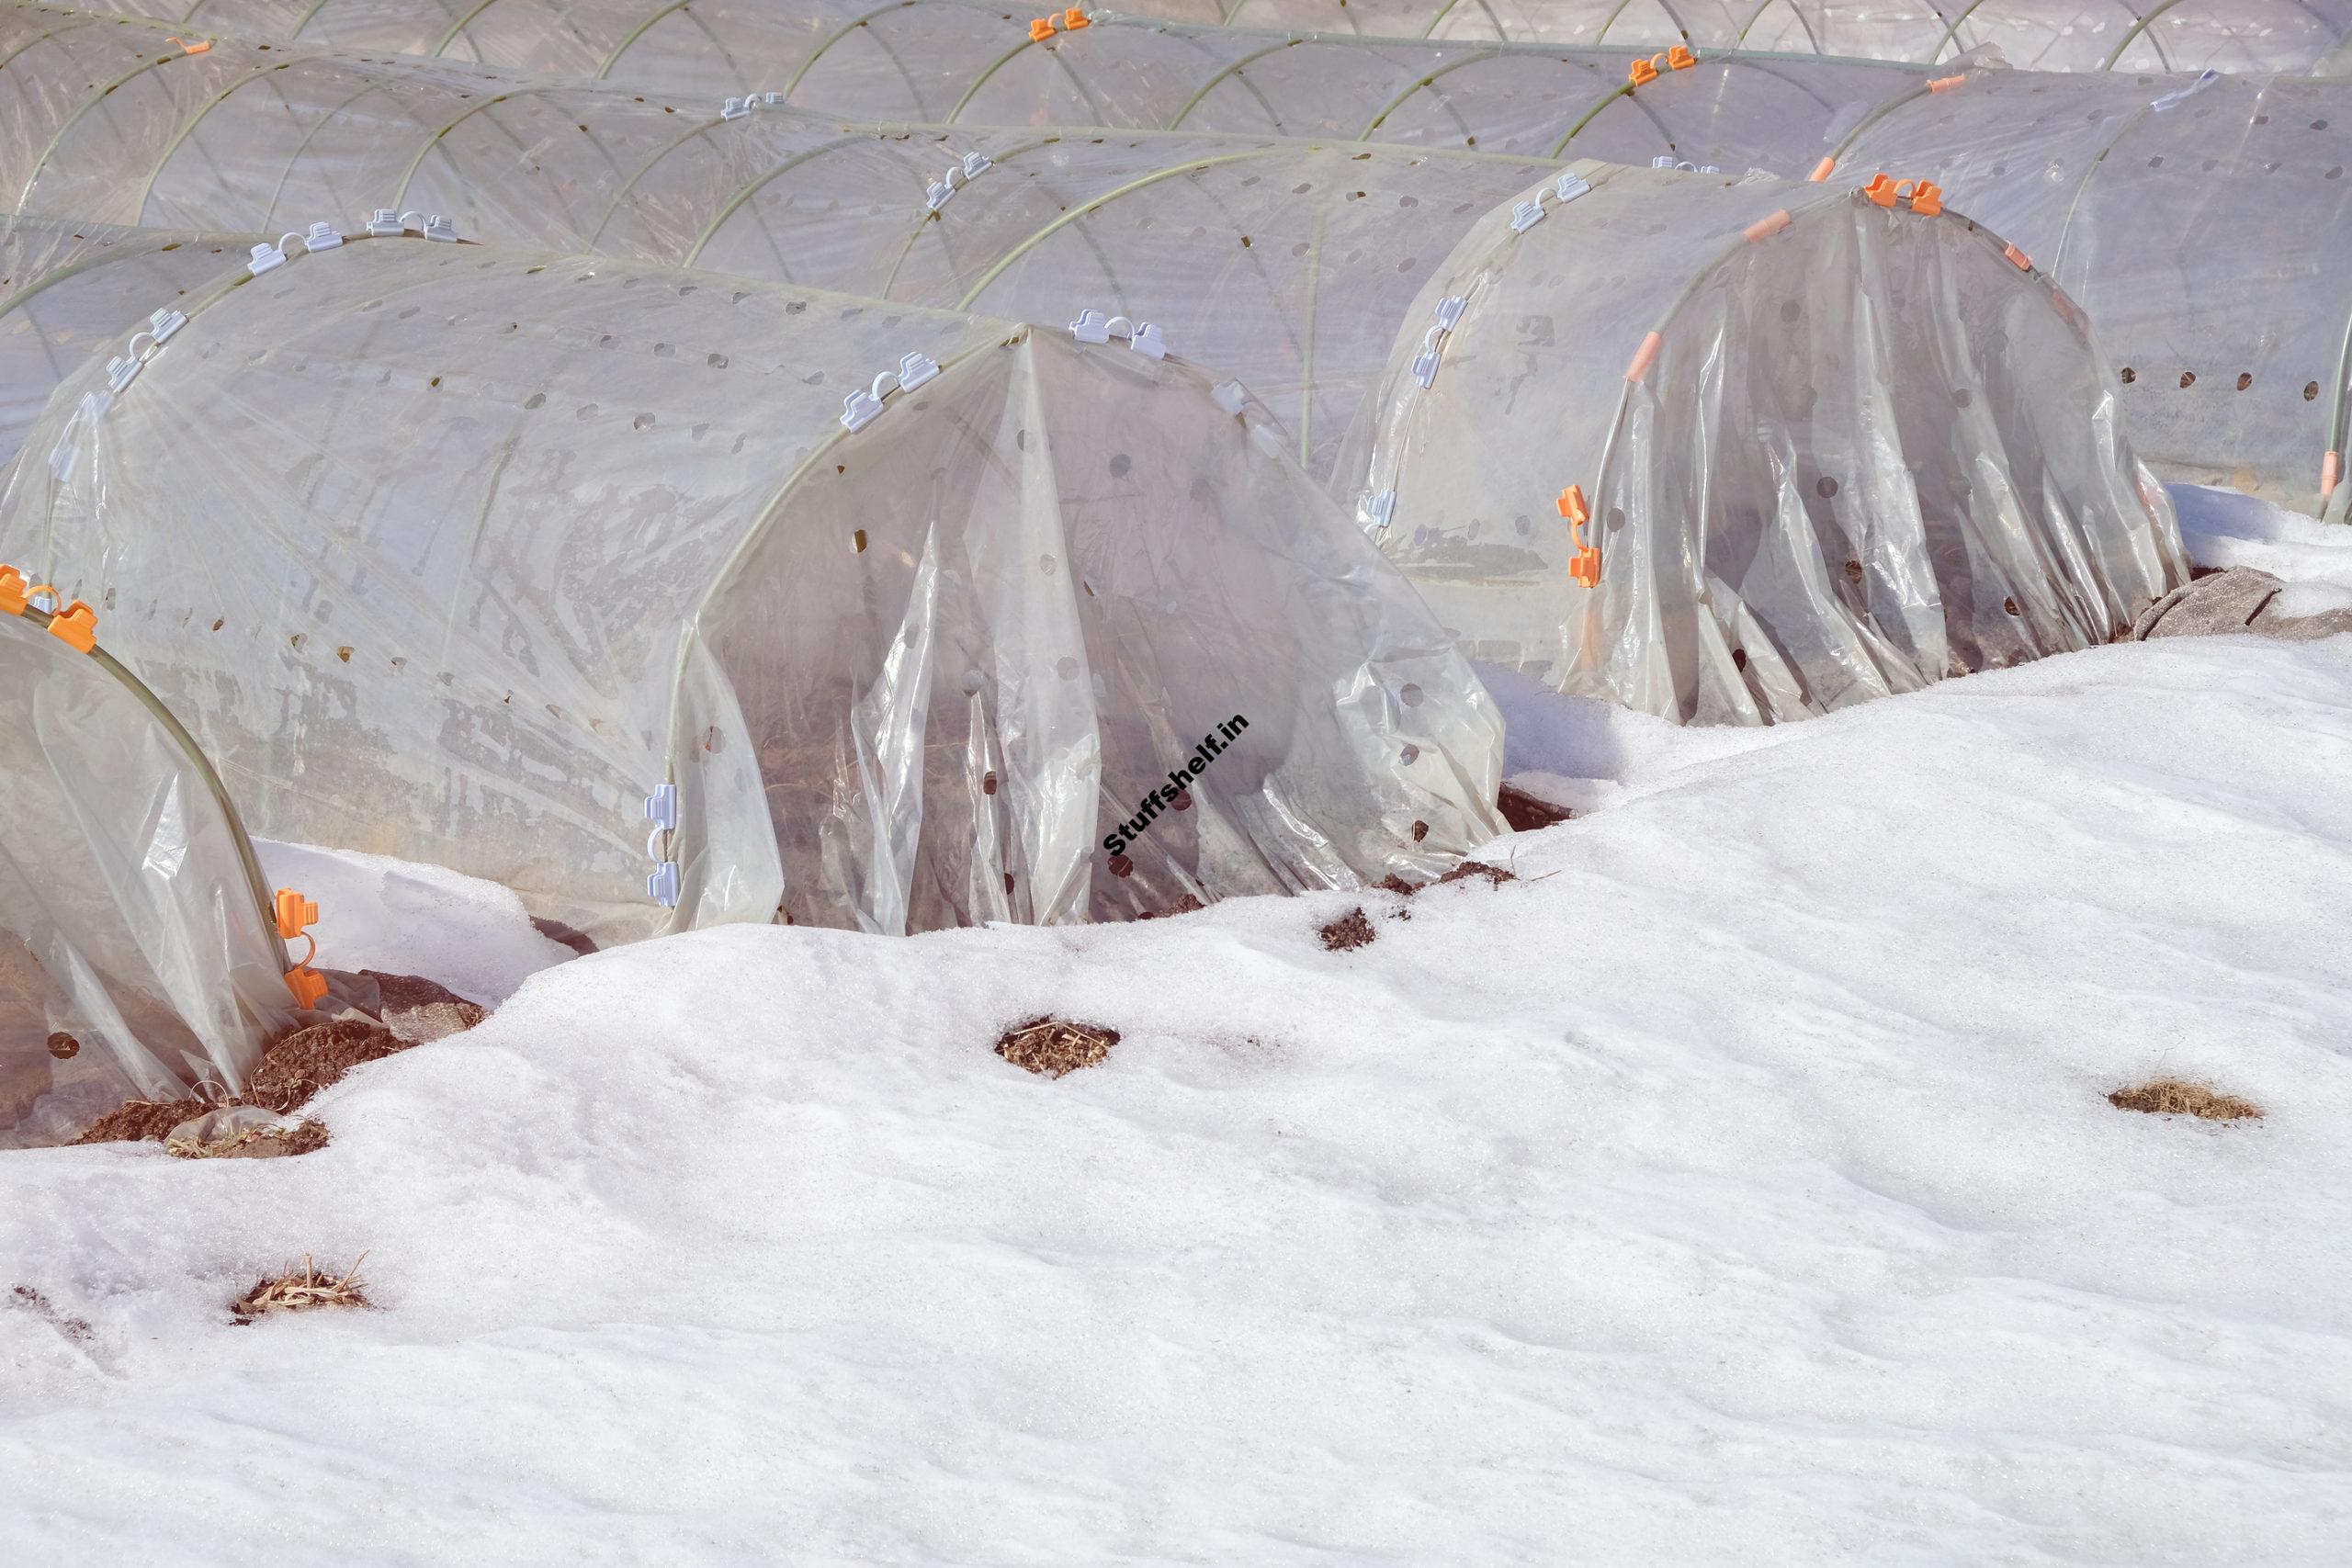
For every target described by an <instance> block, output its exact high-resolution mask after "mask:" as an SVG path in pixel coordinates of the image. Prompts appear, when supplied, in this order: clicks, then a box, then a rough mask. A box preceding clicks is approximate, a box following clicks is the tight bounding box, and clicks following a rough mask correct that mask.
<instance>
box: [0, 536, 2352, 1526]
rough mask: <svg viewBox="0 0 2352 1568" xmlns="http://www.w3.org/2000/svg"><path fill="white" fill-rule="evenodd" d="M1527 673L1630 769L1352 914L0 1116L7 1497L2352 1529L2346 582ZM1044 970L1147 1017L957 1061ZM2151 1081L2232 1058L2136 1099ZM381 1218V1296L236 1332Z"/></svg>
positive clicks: (1094, 939) (601, 1519) (632, 984)
mask: <svg viewBox="0 0 2352 1568" xmlns="http://www.w3.org/2000/svg"><path fill="white" fill-rule="evenodd" d="M2274 570H2276V569H2275V568H2274ZM1505 700H1506V702H1507V703H1508V704H1510V706H1511V707H1512V710H1513V717H1514V735H1515V742H1514V753H1515V754H1514V758H1513V762H1512V765H1513V767H1514V768H1518V769H1521V770H1534V771H1540V772H1543V773H1549V774H1552V775H1554V776H1555V777H1558V778H1562V779H1565V780H1566V781H1567V782H1568V784H1570V785H1572V786H1575V787H1579V788H1583V789H1584V790H1585V791H1586V793H1587V796H1588V798H1589V804H1592V805H1594V806H1596V807H1598V809H1596V810H1594V811H1593V812H1592V814H1591V815H1589V816H1587V817H1584V818H1580V819H1578V820H1577V821H1574V822H1571V823H1567V824H1565V825H1563V826H1560V827H1557V828H1553V829H1546V830H1544V831H1543V832H1540V833H1533V834H1522V835H1518V836H1515V837H1513V838H1511V839H1510V840H1504V841H1502V842H1501V843H1499V844H1498V845H1496V846H1495V847H1494V848H1493V850H1492V851H1491V852H1490V856H1489V858H1491V859H1494V860H1496V861H1498V862H1500V863H1509V864H1510V865H1511V866H1512V867H1513V868H1515V869H1516V871H1517V873H1518V874H1519V876H1520V878H1521V880H1520V881H1519V882H1516V883H1513V884H1510V885H1506V886H1500V887H1489V886H1486V885H1485V884H1484V883H1482V882H1472V883H1464V884H1459V885H1456V886H1449V887H1443V888H1437V889H1431V890H1429V891H1426V892H1424V893H1422V894H1421V895H1419V897H1415V898H1414V899H1413V900H1411V902H1410V903H1409V905H1408V904H1406V903H1405V902H1404V901H1402V900H1399V899H1397V898H1395V897H1390V896H1386V895H1375V896H1373V897H1369V898H1365V899H1363V900H1361V902H1362V903H1363V905H1364V907H1365V908H1366V909H1367V910H1368V911H1369V912H1370V913H1371V914H1372V915H1373V917H1374V924H1375V927H1376V929H1377V931H1378V933H1379V934H1378V939H1377V941H1375V942H1374V943H1373V944H1372V945H1370V946H1368V947H1363V948H1361V949H1358V950H1356V951H1354V952H1350V953H1329V952H1326V951H1324V950H1323V948H1322V947H1321V945H1320V943H1319V942H1317V938H1316V934H1315V933H1316V928H1317V925H1318V924H1320V923H1321V922H1323V921H1326V920H1329V919H1333V918H1334V917H1336V916H1339V915H1340V914H1343V913H1345V912H1346V911H1347V910H1349V909H1351V908H1354V907H1355V906H1356V904H1357V903H1358V902H1359V901H1360V900H1358V899H1357V898H1354V897H1339V896H1323V897H1311V898H1301V899H1290V900H1283V899H1250V900H1240V901H1236V902H1232V903H1228V904H1225V905H1222V906H1219V907H1218V908H1215V909H1212V910H1209V911H1207V912H1205V913H1203V914H1198V915H1193V916H1190V917H1185V918H1182V919H1170V920H1162V921H1155V922H1151V923H1148V924H1143V925H1136V926H1127V927H1117V928H1075V929H1061V930H1052V931H1040V930H1030V929H1022V928H997V929H992V930H988V931H965V932H955V933H946V934H941V935H936V936H931V937H923V938H919V939H915V940H912V941H907V942H891V941H882V940H874V939H866V938H861V937H856V936H851V935H845V934H841V933H833V932H824V931H808V930H797V929H751V928H740V929H733V930H727V931H714V932H709V933H705V934H702V935H697V936H692V937H686V938H681V939H673V940H671V941H667V942H658V943H653V944H649V945H647V946H643V947H639V948H635V949H628V950H622V951H616V952H610V953H599V954H597V955H595V956H593V957H590V958H585V959H581V960H578V961H575V962H571V963H566V964H560V965H559V966H556V967H553V968H548V969H546V970H544V971H542V972H540V973H537V974H536V975H533V976H531V977H530V978H528V979H527V980H525V981H523V982H522V984H521V986H520V988H519V989H517V990H515V993H514V994H513V996H512V997H511V998H508V999H507V1000H506V1001H505V1004H504V1006H503V1008H502V1010H500V1011H499V1012H498V1014H497V1015H496V1016H495V1017H494V1018H492V1020H491V1021H489V1022H487V1023H485V1024H483V1025H482V1026H481V1028H479V1029H477V1030H475V1031H473V1032H471V1033H469V1034H466V1035H463V1036H459V1037H458V1038H456V1039H453V1040H450V1041H447V1042H444V1043H438V1044H434V1045H428V1046H424V1047H420V1048H418V1049H416V1050H413V1051H411V1052H408V1053H406V1054H404V1055H400V1056H398V1057H395V1058H392V1059H391V1060H389V1061H386V1062H381V1063H378V1064H375V1065H373V1066H368V1067H366V1068H363V1069H361V1070H360V1072H359V1073H358V1074H357V1075H356V1076H355V1077H354V1078H352V1079H351V1080H350V1081H347V1082H346V1083H345V1084H343V1085H341V1086H338V1087H337V1088H335V1089H332V1090H330V1091H328V1093H327V1094H325V1095H324V1096H322V1098H321V1099H320V1100H318V1101H317V1102H315V1105H314V1107H313V1109H314V1111H316V1113H318V1114H319V1115H320V1116H322V1119H323V1120H325V1121H326V1122H327V1123H328V1124H329V1125H330V1127H331V1128H332V1130H333V1134H334V1142H333V1144H332V1145H330V1146H329V1147H328V1148H326V1149H324V1150H323V1151H321V1152H319V1153H317V1154H314V1155H310V1156H303V1157H300V1158H295V1159H281V1160H266V1161H229V1162H182V1161H176V1160H173V1159H170V1158H168V1157H167V1156H164V1155H163V1154H162V1153H161V1152H160V1151H158V1150H157V1149H155V1148H153V1146H145V1147H130V1146H125V1145H115V1146H109V1147H95V1148H78V1149H56V1150H40V1151H30V1152H23V1153H15V1154H10V1155H8V1156H5V1157H0V1260H5V1264H0V1266H5V1267H6V1269H8V1270H10V1271H11V1272H10V1274H9V1275H8V1276H7V1277H5V1278H0V1292H5V1290H6V1287H10V1286H14V1285H17V1284H23V1285H25V1286H28V1287H30V1288H33V1289H36V1290H38V1291H40V1292H43V1293H44V1294H45V1296H46V1297H47V1299H48V1300H49V1301H50V1302H51V1303H52V1304H53V1309H54V1313H55V1314H57V1315H58V1316H61V1317H78V1318H81V1319H85V1320H86V1322H87V1323H88V1324H89V1325H90V1331H89V1334H88V1336H87V1337H86V1338H85V1339H81V1340H77V1339H75V1338H74V1337H69V1336H68V1335H67V1334H65V1333H62V1332H61V1331H60V1329H59V1328H58V1327H57V1326H56V1325H55V1324H54V1323H53V1322H52V1321H51V1318H49V1317H45V1316H44V1315H42V1314H39V1313H36V1312H34V1311H31V1310H28V1309H23V1308H21V1307H18V1308H17V1309H16V1310H11V1308H10V1307H9V1306H8V1305H7V1304H0V1562H26V1563H40V1564H51V1563H85V1562H86V1563H118V1562H237V1563H247V1562H366V1563H376V1562H390V1563H435V1564H441V1563H449V1562H469V1563H471V1562H498V1563H507V1562H515V1563H541V1562H546V1563H558V1562H560V1563H567V1564H571V1563H623V1562H628V1563H637V1562H696V1563H703V1562H742V1563H751V1562H923V1563H1051V1564H1068V1563H1081V1562H1082V1563H1092V1562H1207V1563H1218V1564H1227V1563H1259V1562H1268V1563H1317V1564H1327V1563H1328V1564H1337V1563H1373V1562H1382V1563H1385V1562H1414V1563H1473V1562H1476V1563H1487V1562H1546V1563H1549V1562H1591V1563H1628V1564H1633V1563H1640V1564H1652V1563H1675V1564H1683V1563H1738V1564H1743V1565H1748V1564H1763V1563H1792V1564H1821V1563H1845V1562H1851V1563H1870V1564H1913V1563H1955V1564H1958V1563H1965V1564H1979V1563H2085V1562H2101V1563H2106V1562H2112V1563H2134V1564H2140V1563H2170V1562H2195V1563H2233V1564H2236V1563H2256V1562H2259V1563H2265V1564H2278V1563H2312V1564H2318V1563H2340V1562H2345V1561H2346V1558H2347V1556H2352V1253H2347V1248H2346V1244H2345V1236H2346V1233H2347V1230H2352V1139H2347V1137H2346V1127H2347V1126H2352V1063H2347V1060H2346V1039H2347V1024H2348V1023H2352V942H2347V941H2346V928H2347V922H2352V897H2347V893H2352V638H2342V637H2339V638H2336V639H2334V640H2332V641H2325V642H2319V643H2313V644H2309V645H2301V646H2288V645H2283V644H2277V643H2267V642H2263V641H2259V640H2256V639H2254V638H2251V637H2232V638H2215V639H2197V638H2183V639H2175V640H2171V641H2165V642H2156V643H2148V644H2137V645H2130V646H2124V647H2117V648H2110V649H2099V650H2097V651H2095V652H2091V653H2087V654H2083V655H2077V656H2073V657H2068V658H2064V659H2056V660H2047V661H2045V662H2043V663H2041V664H2039V665H2035V666H2031V667H2029V668H2025V669H2021V670H2016V671H2007V672H2005V673H2001V674H1996V675H1989V676H1982V677H1974V678H1971V679H1968V680H1963V681H1956V682H1947V683H1945V684H1943V685H1941V686H1939V687H1938V688H1937V689H1935V690H1932V691H1929V692H1928V693H1925V694H1919V695H1917V696H1910V697H1904V698H1898V699H1894V700H1892V701H1887V702H1883V703H1878V704H1875V705H1868V706H1865V707H1862V708H1860V709H1856V710H1853V711H1851V712H1848V713H1845V714H1841V715H1838V716H1834V717H1831V718H1827V719H1824V720H1819V721H1815V722H1812V723H1807V724H1804V725H1797V726H1790V727H1786V728H1781V729H1778V730H1774V731H1771V732H1769V733H1766V734H1747V735H1726V734H1723V733H1720V732H1714V733H1710V732H1685V731H1678V730H1673V729H1670V728H1667V727H1664V726H1661V725H1657V724H1655V723H1653V722H1651V721H1646V720H1643V719H1638V718H1635V717H1634V716H1628V715H1623V714H1617V713H1611V712H1604V711H1602V710H1600V709H1598V708H1595V707H1591V706H1589V705H1573V704H1571V705H1556V704H1555V705H1553V706H1552V707H1550V708H1548V709H1544V708H1541V707H1539V705H1537V704H1536V702H1535V699H1534V698H1533V697H1532V695H1531V694H1526V693H1523V692H1521V693H1510V694H1506V695H1505ZM276 863H277V862H276V861H273V865H275V864H276ZM379 869H381V868H379ZM331 872H332V868H328V869H325V870H321V871H320V873H319V874H321V875H326V874H331ZM385 874H387V875H391V874H392V873H391V872H390V871H389V870H387V871H386V872H385ZM420 875H423V874H421V873H420ZM427 881H428V882H433V879H432V878H429V877H428V878H427ZM433 885H434V886H439V887H440V888H441V889H442V892H443V894H444V895H446V897H443V898H441V899H440V900H439V901H438V902H437V903H435V902H433V901H430V900H428V901H427V903H428V904H429V905H430V906H431V907H432V908H437V909H439V910H440V911H442V913H441V914H439V915H437V916H435V918H434V919H432V920H429V921H428V922H426V923H427V924H428V925H429V926H433V927H435V930H434V931H433V932H432V934H431V940H432V941H433V942H437V943H440V944H441V948H440V950H439V951H442V952H444V953H447V952H450V951H452V950H451V948H450V938H451V931H450V927H451V925H452V924H455V925H457V926H459V927H464V928H465V929H467V930H469V931H473V930H476V929H478V930H479V936H478V938H469V941H476V940H478V941H479V942H480V943H481V944H483V945H484V946H485V947H486V948H489V949H496V950H499V951H503V952H504V953H506V958H505V959H504V960H502V962H504V963H506V964H509V966H510V971H511V970H512V969H513V968H514V967H515V966H520V967H528V955H529V954H530V953H531V952H532V951H533V950H532V949H530V948H529V947H528V946H527V945H526V938H528V937H529V935H530V933H529V931H528V928H527V926H523V925H521V923H520V914H519V910H518V909H513V908H505V907H504V906H503V905H500V904H499V903H498V902H497V900H496V899H495V897H493V896H491V895H482V896H480V897H476V896H474V895H470V894H467V893H466V892H465V891H464V889H463V888H462V886H460V884H459V883H457V882H450V883H446V884H445V883H438V882H433ZM1408 908H1409V910H1410V918H1409V919H1404V918H1400V917H1401V916H1402V914H1403V911H1405V910H1406V909H1408ZM451 911H457V912H456V913H452V912H451ZM362 935H363V933H362V932H360V931H359V930H358V929H357V928H356V927H355V928H354V929H353V931H352V932H351V933H350V935H349V937H348V940H349V941H350V942H354V943H359V944H362V945H365V944H366V943H372V944H373V945H372V946H370V947H369V948H368V952H369V958H368V962H371V963H374V964H378V965H379V966H381V965H391V966H401V967H417V966H422V967H424V971H425V972H426V973H432V972H433V970H432V968H431V967H430V965H429V964H424V965H416V964H406V963H403V962H402V955H401V951H400V949H401V929H400V926H399V923H398V922H396V921H395V922H390V923H389V924H385V925H382V926H379V928H377V929H376V930H375V931H374V932H373V933H372V934H368V935H366V937H365V942H364V943H363V942H362ZM501 943H506V944H509V945H507V946H505V947H504V948H503V949H502V948H500V947H499V944H501ZM459 945H461V946H462V945H464V944H462V943H461V944H459ZM555 951H556V952H557V953H560V950H555ZM545 955H546V954H545V953H542V954H541V956H545ZM327 956H328V957H329V959H330V961H334V962H348V961H350V960H348V959H347V958H345V957H344V956H341V955H338V954H336V953H328V954H327ZM445 977H446V976H445ZM477 980H478V982H482V981H483V980H484V976H477ZM482 988H483V989H485V990H495V989H497V988H498V987H497V986H496V985H494V984H487V983H484V984H482ZM1048 1012H1050V1013H1057V1014H1061V1015H1064V1016H1068V1017H1072V1018H1077V1019H1080V1020H1085V1021H1094V1022H1099V1023H1103V1024H1108V1025H1111V1026H1113V1027H1115V1028H1116V1029H1118V1030H1119V1031H1121V1032H1122V1033H1123V1035H1124V1039H1123V1040H1122V1041H1121V1043H1119V1045H1118V1046H1117V1047H1116V1048H1115V1049H1114V1051H1113V1052H1112V1053H1111V1055H1110V1058H1109V1060H1108V1061H1107V1062H1106V1063H1105V1064H1104V1065H1103V1066H1100V1067H1097V1068H1092V1069H1089V1070H1086V1071H1082V1072H1079V1073H1075V1074H1073V1075H1071V1076H1069V1077H1066V1078H1063V1079H1059V1080H1054V1081H1049V1080H1046V1079H1043V1078H1037V1077H1030V1076H1029V1075H1027V1074H1025V1073H1023V1072H1021V1071H1019V1070H1018V1069H1016V1068H1014V1067H1012V1066H1008V1065H1007V1064H1006V1063H1004V1062H1003V1061H1001V1060H1000V1059H999V1058H998V1057H996V1056H995V1055H992V1054H991V1053H990V1051H989V1046H990V1044H991V1043H993V1042H994V1041H995V1040H996V1038H997V1037H998V1035H999V1034H1000V1032H1002V1031H1003V1030H1004V1029H1005V1028H1006V1027H1007V1026H1008V1025H1011V1024H1013V1023H1016V1022H1019V1021H1023V1020H1025V1019H1027V1018H1030V1017H1032V1016H1035V1015H1036V1014H1039V1013H1048ZM2159 1073H2168V1074H2174V1075H2178V1076H2183V1077H2199V1078H2203V1079H2205V1080H2207V1081H2209V1082H2211V1083H2212V1084H2213V1085H2214V1086H2216V1087H2218V1088H2221V1089H2226V1090H2229V1091H2232V1092H2234V1093H2237V1094H2241V1095H2245V1096H2247V1097H2249V1098H2251V1099H2253V1100H2256V1101H2257V1102H2259V1103H2260V1104H2261V1105H2262V1106H2263V1107H2265V1108H2266V1109H2267V1111H2268V1115H2267V1119H2265V1120H2264V1121H2262V1122H2247V1123H2238V1124H2234V1125H2227V1126H2222V1125H2214V1124H2211V1123H2206V1122H2196V1121H2192V1120H2189V1119H2187V1118H2165V1117H2152V1116H2143V1115H2138V1114H2134V1113H2130V1112H2126V1111H2118V1110H2116V1109H2114V1108H2113V1107H2111V1106H2109V1104H2108V1102H2107V1100H2106V1099H2105V1098H2104V1097H2105V1095H2106V1093H2107V1092H2108V1091H2109V1089H2115V1088H2117V1087H2119V1086H2121V1085H2124V1084H2127V1083H2131V1082H2136V1081H2138V1080H2141V1079H2143V1078H2145V1077H2150V1076H2152V1075H2155V1074H2159ZM362 1251H365V1252H366V1253H367V1254H368V1258H367V1264H366V1268H365V1269H364V1273H365V1275H366V1277H367V1279H368V1281H369V1293H370V1294H371V1296H372V1297H373V1299H374V1301H375V1302H376V1303H377V1308H378V1310H374V1311H369V1312H345V1313H313V1314H306V1315H303V1316H299V1317H287V1318H277V1319H267V1320H265V1321H263V1322H261V1323H259V1324H257V1325H254V1326H250V1327H232V1326H231V1325H230V1322H229V1316H228V1314H227V1311H226V1303H228V1302H229V1301H230V1299H231V1298H232V1297H233V1296H234V1295H235V1294H237V1293H238V1292H240V1291H241V1290H242V1289H243V1287H244V1286H245V1285H247V1284H249V1283H251V1282H252V1280H253V1279H254V1277H255V1276H256V1275H257V1274H258V1273H259V1272H261V1271H262V1270H263V1269H266V1268H271V1267H274V1266H277V1265H282V1264H287V1263H291V1262H295V1261H299V1259H300V1257H301V1255H302V1254H304V1253H306V1252H308V1253H311V1254H313V1255H315V1256H316V1258H318V1259H319V1261H320V1262H322V1263H328V1264H334V1265H336V1266H338V1267H340V1266H342V1265H345V1264H348V1263H349V1262H350V1261H351V1260H352V1259H353V1258H356V1257H357V1256H358V1255H359V1254H360V1253H361V1252H362ZM7 1301H8V1298H7V1297H6V1295H5V1293H0V1303H7Z"/></svg>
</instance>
